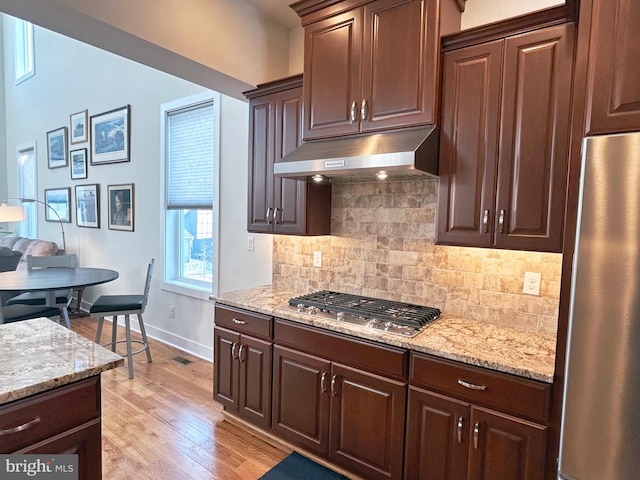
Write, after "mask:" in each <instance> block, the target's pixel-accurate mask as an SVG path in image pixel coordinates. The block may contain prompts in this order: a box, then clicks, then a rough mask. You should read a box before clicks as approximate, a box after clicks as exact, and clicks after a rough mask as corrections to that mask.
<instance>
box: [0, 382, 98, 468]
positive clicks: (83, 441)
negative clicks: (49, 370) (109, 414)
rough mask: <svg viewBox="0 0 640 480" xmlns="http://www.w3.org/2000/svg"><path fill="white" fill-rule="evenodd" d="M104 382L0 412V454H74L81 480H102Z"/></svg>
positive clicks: (74, 387) (47, 393)
mask: <svg viewBox="0 0 640 480" xmlns="http://www.w3.org/2000/svg"><path fill="white" fill-rule="evenodd" d="M100 415H101V408H100V377H99V376H95V377H90V378H88V379H85V380H80V381H77V382H74V383H70V384H68V385H65V386H62V387H58V388H55V389H53V390H48V391H45V392H42V393H39V394H36V395H33V396H31V397H27V398H24V399H21V400H16V401H14V402H11V403H8V404H5V405H2V406H1V407H0V437H1V438H2V441H1V442H0V453H20V454H26V453H31V454H37V453H41V454H65V453H66V454H76V455H78V470H79V471H78V478H82V479H85V480H99V479H101V478H102V439H101V417H100Z"/></svg>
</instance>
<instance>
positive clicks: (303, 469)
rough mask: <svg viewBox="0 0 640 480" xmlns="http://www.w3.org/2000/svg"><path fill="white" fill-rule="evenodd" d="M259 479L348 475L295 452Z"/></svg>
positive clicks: (327, 479)
mask: <svg viewBox="0 0 640 480" xmlns="http://www.w3.org/2000/svg"><path fill="white" fill-rule="evenodd" d="M258 480H347V477H345V476H343V475H340V474H339V473H336V472H334V471H333V470H329V469H328V468H326V467H323V466H322V465H318V464H317V463H316V462H314V461H312V460H309V459H308V458H307V457H303V456H302V455H300V454H299V453H296V452H293V453H292V454H290V455H289V456H288V457H287V458H285V459H284V460H282V461H281V462H280V463H279V464H277V465H276V466H275V467H273V468H272V469H271V470H269V471H268V472H267V473H265V474H264V475H263V476H261V477H260V478H259V479H258Z"/></svg>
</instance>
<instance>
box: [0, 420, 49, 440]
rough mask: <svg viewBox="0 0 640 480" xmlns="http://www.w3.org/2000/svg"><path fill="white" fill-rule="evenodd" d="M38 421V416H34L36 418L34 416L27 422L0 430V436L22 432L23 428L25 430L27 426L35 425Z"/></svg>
mask: <svg viewBox="0 0 640 480" xmlns="http://www.w3.org/2000/svg"><path fill="white" fill-rule="evenodd" d="M39 421H40V417H36V418H34V419H33V420H31V421H29V422H27V423H23V424H22V425H18V426H17V427H13V428H7V429H6V430H0V437H1V436H2V435H9V434H11V433H18V432H22V431H23V430H26V429H27V428H29V427H31V426H33V425H35V424H36V423H38V422H39Z"/></svg>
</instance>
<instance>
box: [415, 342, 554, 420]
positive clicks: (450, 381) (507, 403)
mask: <svg viewBox="0 0 640 480" xmlns="http://www.w3.org/2000/svg"><path fill="white" fill-rule="evenodd" d="M409 375H410V377H409V382H410V383H411V384H413V385H416V386H419V387H423V388H427V389H429V390H434V391H437V392H440V393H444V394H447V395H451V396H453V397H456V398H458V399H461V400H465V401H468V402H471V403H474V404H476V405H482V406H486V407H491V408H495V409H498V410H500V411H503V412H506V413H511V414H514V415H518V416H521V417H524V418H528V419H531V420H536V421H539V422H545V421H546V420H547V418H548V414H549V402H550V395H551V386H550V385H549V384H546V383H543V382H536V381H534V380H528V379H525V378H520V377H516V376H512V375H507V374H503V373H499V372H493V371H491V370H486V369H484V368H480V367H473V366H470V365H464V364H461V363H457V362H452V361H448V360H443V359H440V358H436V357H430V356H428V355H423V354H418V353H412V354H411V361H410V373H409ZM463 383H466V384H467V385H468V386H466V387H465V386H464V385H463ZM474 386H475V387H476V388H477V389H474Z"/></svg>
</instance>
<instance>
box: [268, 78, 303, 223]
mask: <svg viewBox="0 0 640 480" xmlns="http://www.w3.org/2000/svg"><path fill="white" fill-rule="evenodd" d="M275 133H276V139H275V141H276V154H275V161H276V162H278V161H280V160H281V159H282V158H283V157H284V156H285V155H287V154H288V153H289V152H291V151H293V150H294V149H295V148H296V147H298V146H299V145H300V143H301V142H302V88H294V89H292V90H288V91H286V92H281V93H279V94H278V95H277V97H276V130H275ZM274 182H275V185H274V195H275V208H276V212H275V219H274V223H275V226H274V229H275V233H288V234H304V233H305V220H306V219H305V204H306V203H305V197H306V189H307V182H304V181H301V180H292V179H290V178H274Z"/></svg>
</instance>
